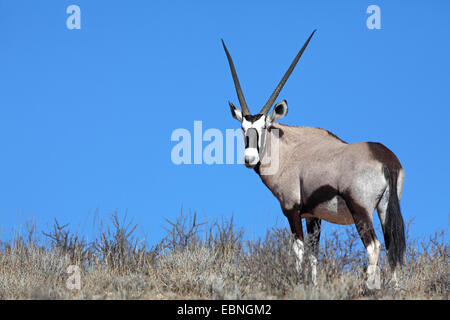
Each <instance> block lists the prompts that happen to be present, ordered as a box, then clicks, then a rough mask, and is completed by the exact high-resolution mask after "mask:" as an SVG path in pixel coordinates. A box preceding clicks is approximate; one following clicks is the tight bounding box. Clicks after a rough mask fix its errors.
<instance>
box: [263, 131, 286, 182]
mask: <svg viewBox="0 0 450 320" xmlns="http://www.w3.org/2000/svg"><path fill="white" fill-rule="evenodd" d="M265 139H266V141H265V146H264V149H263V150H262V152H261V154H260V163H259V164H258V165H257V167H255V171H256V173H258V175H260V176H261V178H262V179H263V181H264V177H265V176H273V175H276V174H277V173H279V171H280V169H281V166H282V159H283V158H282V156H281V155H282V154H283V152H284V150H288V145H289V144H290V142H289V139H288V137H286V136H285V135H284V132H283V129H282V127H281V126H279V125H274V126H272V127H271V128H270V129H268V130H267V131H266V138H265Z"/></svg>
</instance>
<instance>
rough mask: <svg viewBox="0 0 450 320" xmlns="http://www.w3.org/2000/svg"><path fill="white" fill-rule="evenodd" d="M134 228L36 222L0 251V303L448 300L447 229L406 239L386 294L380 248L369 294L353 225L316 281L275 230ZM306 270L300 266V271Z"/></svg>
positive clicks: (225, 225)
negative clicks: (157, 238) (73, 281)
mask: <svg viewBox="0 0 450 320" xmlns="http://www.w3.org/2000/svg"><path fill="white" fill-rule="evenodd" d="M135 228H136V226H134V225H131V224H130V223H126V221H123V222H120V220H119V218H118V216H117V214H114V215H113V216H112V220H111V223H110V224H109V226H104V225H103V224H102V225H101V228H100V231H99V235H98V237H97V239H96V240H94V241H92V242H89V243H87V242H86V241H85V240H83V239H80V238H79V237H78V236H77V235H76V234H71V233H70V232H69V231H68V227H67V225H60V224H59V223H58V222H57V221H55V225H54V227H53V230H51V231H50V232H48V233H44V236H45V237H44V239H43V238H42V237H41V236H40V235H38V234H37V233H36V228H35V227H34V226H31V227H29V228H28V229H27V230H26V232H24V233H25V235H22V236H17V237H16V238H15V240H14V241H11V242H9V243H4V242H3V243H1V247H0V298H1V299H448V293H449V266H448V263H449V245H448V243H446V240H445V233H444V232H443V231H442V232H437V233H436V234H435V235H433V236H432V237H430V238H429V239H428V240H427V241H421V242H420V243H419V242H418V241H417V240H411V239H409V238H408V241H407V242H408V243H407V244H408V249H407V257H406V265H405V266H404V267H403V269H402V270H401V272H400V274H399V279H400V284H401V289H396V290H394V289H392V288H390V287H389V285H388V280H389V279H390V274H389V268H388V267H387V263H386V257H385V255H384V251H383V252H382V259H381V263H380V264H381V267H382V279H383V284H382V288H381V289H380V290H377V291H375V292H368V291H367V290H366V289H365V282H364V280H365V279H364V277H365V272H364V271H365V265H366V261H367V258H366V254H365V251H363V250H362V246H361V245H360V242H361V241H360V239H359V236H358V235H357V234H356V232H354V231H352V230H354V227H352V228H344V229H343V230H345V231H346V234H345V235H344V236H343V235H342V234H338V233H336V232H334V233H332V234H330V235H327V236H322V240H321V248H320V258H319V264H318V283H317V285H316V286H313V285H312V284H310V283H308V281H307V280H306V279H307V277H305V275H304V274H302V273H298V272H296V269H295V261H294V256H293V252H292V238H291V236H290V233H289V232H288V231H287V230H286V229H276V228H274V229H272V230H269V231H268V232H267V235H266V236H265V237H264V238H263V239H259V240H257V241H245V240H244V239H243V232H242V230H241V229H238V228H236V226H235V225H234V224H233V220H232V219H231V220H229V221H221V222H220V223H217V222H216V223H213V224H206V223H199V222H198V221H197V218H196V215H195V214H194V215H190V216H188V217H186V216H184V215H183V214H181V215H180V216H179V217H178V218H177V219H176V221H174V222H172V221H168V228H167V236H166V237H165V238H164V239H163V240H162V241H161V242H160V243H159V244H158V245H155V246H148V245H147V244H142V243H138V242H137V241H136V240H135V238H134V236H133V232H134V230H135ZM69 265H76V266H78V267H79V270H80V284H81V287H80V289H74V290H70V289H68V287H67V281H68V278H69V276H70V274H68V273H67V268H68V266H69ZM305 269H306V268H305Z"/></svg>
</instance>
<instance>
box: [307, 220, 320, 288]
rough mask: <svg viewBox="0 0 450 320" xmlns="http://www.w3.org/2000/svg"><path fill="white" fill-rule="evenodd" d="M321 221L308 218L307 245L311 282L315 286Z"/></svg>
mask: <svg viewBox="0 0 450 320" xmlns="http://www.w3.org/2000/svg"><path fill="white" fill-rule="evenodd" d="M321 221H322V220H320V219H316V218H306V230H307V231H308V236H307V237H306V243H307V246H308V248H309V250H308V251H309V252H310V254H309V263H310V265H311V281H312V283H313V284H314V285H316V284H317V258H318V254H319V240H320V225H321Z"/></svg>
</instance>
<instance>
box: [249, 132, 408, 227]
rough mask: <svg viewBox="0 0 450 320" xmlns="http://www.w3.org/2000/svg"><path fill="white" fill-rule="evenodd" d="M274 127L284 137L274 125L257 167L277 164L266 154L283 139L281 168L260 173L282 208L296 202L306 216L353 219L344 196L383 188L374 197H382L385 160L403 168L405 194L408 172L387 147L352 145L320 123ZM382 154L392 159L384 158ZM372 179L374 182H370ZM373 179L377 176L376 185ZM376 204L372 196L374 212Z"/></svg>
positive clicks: (334, 220) (340, 221) (338, 221)
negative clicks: (315, 126) (277, 133)
mask: <svg viewBox="0 0 450 320" xmlns="http://www.w3.org/2000/svg"><path fill="white" fill-rule="evenodd" d="M272 128H273V129H275V130H279V137H277V136H276V135H274V134H273V131H272V130H273V129H271V130H269V132H268V134H267V142H266V145H267V148H266V150H265V151H264V153H263V154H262V157H261V162H262V163H263V164H261V165H260V166H259V167H258V168H257V172H263V171H264V167H267V166H271V165H272V163H271V162H270V161H268V162H267V161H266V162H265V161H264V156H265V154H269V155H270V146H271V145H272V143H273V142H272V139H278V146H279V152H280V154H282V155H283V157H281V159H279V168H278V171H277V173H275V174H273V175H260V176H261V179H262V181H263V182H264V184H265V185H266V186H267V187H268V188H269V189H270V190H271V191H272V193H273V194H274V195H275V197H276V198H277V199H278V200H279V201H280V204H281V207H282V208H283V210H289V209H292V208H294V207H297V208H299V209H300V215H301V217H304V218H319V219H323V220H325V221H328V222H331V223H335V224H341V225H348V224H353V223H354V220H353V216H352V214H351V212H350V210H349V208H348V206H347V204H346V201H345V199H344V198H343V197H342V195H343V194H346V193H349V194H350V195H354V198H356V199H358V198H363V197H364V194H366V195H365V197H366V198H367V197H369V196H370V195H368V194H367V193H378V194H379V197H375V199H374V200H376V199H377V198H378V200H380V199H381V196H382V194H383V192H384V191H385V189H386V187H387V186H388V181H386V179H385V177H384V175H383V165H384V164H388V165H389V166H391V167H392V166H396V167H397V168H398V169H399V171H400V172H399V179H398V183H397V192H398V197H399V198H401V192H402V187H403V177H404V172H403V169H402V167H401V164H400V162H399V161H398V159H397V158H396V157H395V155H394V154H393V153H392V152H391V151H390V150H389V149H387V148H386V147H384V146H382V145H380V144H374V143H371V142H361V143H353V144H347V143H345V142H343V141H342V140H340V139H339V138H337V137H336V136H334V135H333V134H331V133H330V132H328V131H326V130H324V129H319V128H311V127H293V126H287V125H283V124H279V123H273V124H272ZM380 152H381V153H383V154H382V155H381V156H379V155H377V154H376V153H380ZM382 159H384V160H387V161H389V162H390V163H383V162H382ZM368 180H370V181H371V184H370V187H368V185H367V183H368V182H369V181H368ZM374 180H375V181H377V180H378V183H376V184H375V185H373V181H374ZM369 189H370V190H369ZM324 193H326V195H325V194H324ZM361 194H362V196H361ZM361 200H364V199H361ZM377 205H378V202H377V201H373V209H372V212H373V210H374V209H375V208H376V206H377Z"/></svg>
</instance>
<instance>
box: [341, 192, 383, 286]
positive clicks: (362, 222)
mask: <svg viewBox="0 0 450 320" xmlns="http://www.w3.org/2000/svg"><path fill="white" fill-rule="evenodd" d="M346 203H347V206H348V208H349V209H350V211H351V213H352V216H353V220H354V222H355V226H356V230H357V231H358V234H359V236H360V237H361V240H362V242H363V244H364V247H365V248H366V250H367V258H368V266H367V281H366V285H367V288H368V289H371V290H372V289H380V286H381V280H380V268H379V267H378V258H379V255H380V241H378V239H377V236H376V234H375V230H374V228H373V221H372V213H373V210H374V209H372V210H371V209H370V208H365V207H364V206H361V205H360V204H359V203H357V202H356V201H355V200H353V199H350V200H347V199H346ZM369 210H371V211H369Z"/></svg>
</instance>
